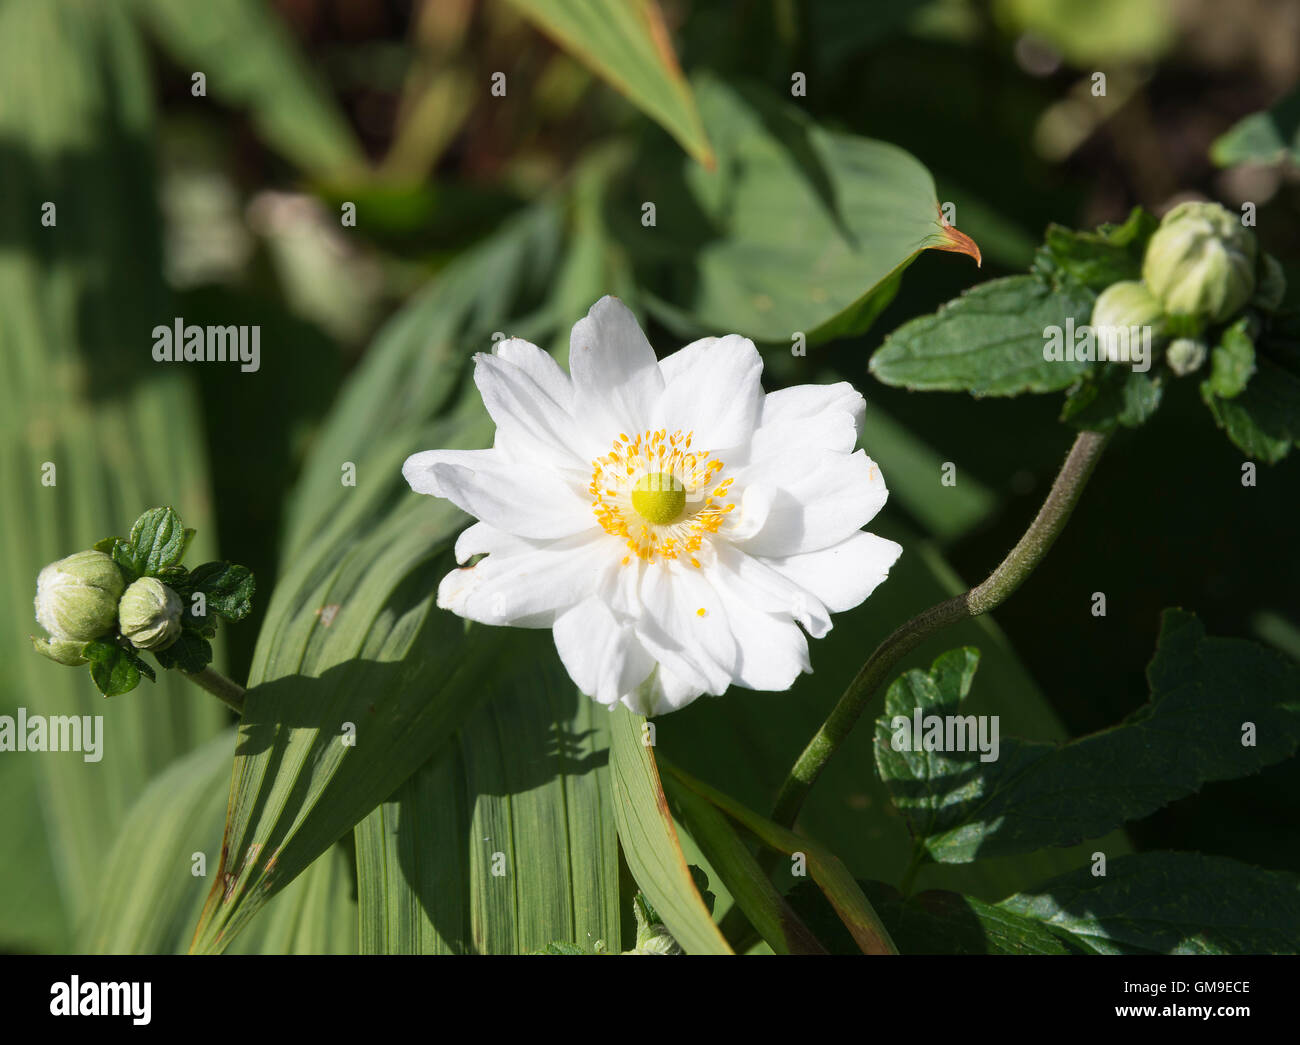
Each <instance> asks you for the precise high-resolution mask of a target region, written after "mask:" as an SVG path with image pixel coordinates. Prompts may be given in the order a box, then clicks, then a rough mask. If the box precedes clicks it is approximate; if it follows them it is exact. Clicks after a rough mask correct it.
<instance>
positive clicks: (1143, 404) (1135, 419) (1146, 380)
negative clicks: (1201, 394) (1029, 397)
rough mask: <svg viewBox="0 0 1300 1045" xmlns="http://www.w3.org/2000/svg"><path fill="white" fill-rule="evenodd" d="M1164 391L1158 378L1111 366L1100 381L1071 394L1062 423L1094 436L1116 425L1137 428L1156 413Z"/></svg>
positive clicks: (1097, 379)
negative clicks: (1094, 433) (1089, 432)
mask: <svg viewBox="0 0 1300 1045" xmlns="http://www.w3.org/2000/svg"><path fill="white" fill-rule="evenodd" d="M1163 391H1164V386H1163V381H1162V379H1161V377H1160V375H1159V374H1152V373H1150V372H1145V373H1143V372H1139V371H1137V370H1134V369H1132V368H1131V367H1128V366H1125V365H1124V364H1122V363H1112V364H1109V365H1107V366H1106V367H1105V369H1103V371H1102V373H1101V375H1100V376H1099V377H1097V378H1095V379H1093V380H1091V381H1084V382H1082V383H1080V384H1079V385H1078V387H1076V388H1073V389H1071V390H1070V394H1069V395H1068V396H1066V399H1065V406H1064V407H1062V409H1061V420H1062V421H1066V422H1068V423H1069V424H1071V425H1073V426H1074V427H1075V428H1078V429H1081V430H1082V429H1086V430H1088V431H1093V432H1107V431H1110V429H1112V428H1114V427H1115V426H1116V425H1124V426H1125V427H1127V428H1137V427H1138V426H1139V425H1142V424H1145V423H1146V422H1147V421H1148V420H1150V418H1151V415H1152V414H1154V413H1155V412H1156V409H1157V408H1158V407H1159V406H1160V398H1161V395H1162V393H1163Z"/></svg>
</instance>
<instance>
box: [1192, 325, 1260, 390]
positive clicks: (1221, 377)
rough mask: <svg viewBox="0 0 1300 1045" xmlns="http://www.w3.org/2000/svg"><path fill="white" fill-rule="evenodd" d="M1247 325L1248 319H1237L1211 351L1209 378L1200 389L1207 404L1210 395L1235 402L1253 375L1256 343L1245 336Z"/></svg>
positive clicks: (1248, 336)
mask: <svg viewBox="0 0 1300 1045" xmlns="http://www.w3.org/2000/svg"><path fill="white" fill-rule="evenodd" d="M1246 325H1247V320H1245V319H1240V320H1238V321H1237V322H1236V323H1234V324H1233V325H1232V326H1230V327H1229V328H1228V329H1227V330H1225V331H1224V332H1223V337H1222V338H1221V339H1220V341H1219V343H1218V344H1217V345H1215V346H1214V349H1213V350H1212V351H1211V352H1210V376H1209V377H1208V378H1206V379H1205V383H1204V384H1203V386H1202V388H1201V395H1202V396H1203V397H1205V399H1206V401H1207V402H1208V401H1209V399H1210V398H1211V397H1212V396H1218V397H1219V398H1220V399H1235V398H1236V397H1237V396H1239V395H1241V393H1242V392H1244V391H1245V390H1246V385H1247V383H1248V382H1249V381H1250V379H1251V376H1252V375H1253V374H1254V373H1255V344H1254V342H1252V341H1251V340H1250V335H1249V334H1247V333H1246Z"/></svg>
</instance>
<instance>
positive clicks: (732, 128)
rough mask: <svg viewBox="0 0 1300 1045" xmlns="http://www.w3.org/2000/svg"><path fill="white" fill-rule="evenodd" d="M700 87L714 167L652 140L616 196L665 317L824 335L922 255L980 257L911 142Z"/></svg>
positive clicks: (748, 330) (764, 333) (863, 323)
mask: <svg viewBox="0 0 1300 1045" xmlns="http://www.w3.org/2000/svg"><path fill="white" fill-rule="evenodd" d="M696 91H697V95H698V97H699V99H700V106H701V111H702V113H703V114H704V121H705V126H707V127H708V128H709V133H710V136H711V137H712V139H713V142H714V145H715V147H716V149H717V154H718V166H717V170H716V171H706V170H704V169H702V168H700V167H697V166H689V167H687V168H685V169H683V167H684V165H683V164H681V163H680V162H678V163H677V164H675V165H674V164H671V163H668V164H667V165H666V161H665V158H664V157H663V155H662V150H656V149H653V148H650V149H648V150H647V151H646V153H645V154H644V155H642V156H640V157H638V159H637V162H636V164H635V168H634V169H633V170H631V171H629V172H628V175H627V177H626V179H625V189H624V192H623V194H622V196H621V197H620V199H619V202H618V204H617V206H618V208H619V211H618V214H617V215H616V217H617V219H618V221H617V224H616V228H618V229H619V231H620V235H621V238H622V241H623V243H624V245H625V246H626V248H627V249H628V251H629V253H630V254H631V255H632V257H633V258H634V259H636V260H637V261H638V262H639V266H638V267H639V274H640V276H641V279H642V282H643V284H644V285H645V286H646V288H647V291H648V293H647V295H646V298H647V301H648V302H649V303H650V304H651V306H652V311H653V312H654V313H655V314H656V316H657V317H658V318H660V319H661V320H663V321H664V322H665V323H667V324H668V325H670V326H672V327H674V328H675V329H678V330H679V331H682V332H684V331H687V330H694V331H705V332H707V333H709V334H717V333H719V332H723V331H725V332H732V333H741V334H746V335H748V336H750V337H752V338H754V339H756V340H760V341H769V342H780V343H783V344H785V345H790V344H791V343H792V342H791V339H792V338H793V337H794V335H796V334H798V333H802V334H804V335H805V336H806V341H807V343H808V344H817V343H819V342H823V341H828V340H831V339H833V338H837V337H847V336H850V335H852V334H856V333H860V332H862V331H863V330H865V329H867V327H869V326H870V325H871V323H872V321H873V320H874V319H875V318H876V316H877V315H879V313H880V311H881V310H882V309H883V308H884V307H885V305H887V304H888V303H889V301H890V300H891V299H892V297H893V295H894V292H895V291H896V289H897V286H898V280H899V279H900V278H901V276H902V272H903V270H904V269H905V268H906V267H907V265H908V264H910V262H911V261H912V260H913V259H914V258H915V257H916V256H917V254H919V253H920V252H921V251H922V250H926V249H936V250H953V251H959V252H962V253H968V254H970V255H971V256H973V257H975V258H977V259H978V257H979V251H978V248H977V247H976V246H975V245H974V243H973V242H972V241H971V240H969V239H968V238H967V237H965V236H963V235H962V234H961V233H960V232H958V231H957V230H956V229H953V228H949V227H947V226H945V225H943V224H942V223H941V221H940V212H939V203H938V200H937V199H936V198H935V191H934V182H933V180H932V179H931V177H930V174H929V172H928V171H927V170H926V169H925V167H923V166H922V165H921V164H920V163H919V162H918V161H917V160H916V159H914V158H913V157H912V156H910V155H909V154H908V153H906V152H904V151H903V150H902V149H899V148H898V147H896V146H893V145H889V144H886V143H885V142H879V141H873V140H871V139H868V138H859V137H856V136H854V135H850V134H843V133H839V132H834V131H828V130H825V129H824V128H822V127H820V126H818V125H817V124H815V123H813V122H812V121H811V120H810V119H809V118H808V116H807V115H806V114H805V113H804V112H802V111H801V110H800V109H798V108H797V107H795V106H793V105H791V104H789V103H787V102H786V101H784V100H781V99H779V98H775V97H773V96H772V95H770V94H768V93H766V92H764V91H762V90H761V89H758V88H743V89H741V88H733V87H732V86H730V85H724V84H723V83H722V82H720V81H718V80H716V79H713V78H711V77H710V78H701V79H700V80H698V81H697V84H696ZM643 201H645V202H649V203H653V204H654V205H655V223H654V225H653V226H652V227H646V226H643V225H642V224H641V222H642V220H643V214H645V213H646V212H645V211H644V209H643V208H644V204H643ZM652 294H653V296H651V295H652Z"/></svg>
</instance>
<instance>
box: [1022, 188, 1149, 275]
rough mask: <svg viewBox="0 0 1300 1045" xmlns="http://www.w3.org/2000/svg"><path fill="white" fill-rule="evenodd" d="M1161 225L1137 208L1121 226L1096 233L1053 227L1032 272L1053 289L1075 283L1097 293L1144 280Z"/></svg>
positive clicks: (1035, 258)
mask: <svg viewBox="0 0 1300 1045" xmlns="http://www.w3.org/2000/svg"><path fill="white" fill-rule="evenodd" d="M1159 225H1160V223H1159V222H1158V221H1157V220H1156V219H1155V217H1153V216H1152V215H1151V214H1148V213H1147V212H1146V211H1145V210H1143V209H1142V208H1141V207H1134V208H1133V210H1132V212H1131V213H1130V214H1129V216H1128V218H1127V219H1125V221H1124V222H1122V223H1121V224H1119V225H1101V226H1100V227H1098V228H1097V230H1096V231H1095V232H1090V231H1081V230H1077V229H1070V228H1066V227H1065V226H1064V225H1049V226H1048V227H1047V232H1046V233H1045V234H1044V236H1043V245H1042V246H1041V247H1039V248H1038V252H1037V254H1036V255H1035V257H1034V263H1033V266H1032V270H1033V272H1034V274H1035V275H1037V276H1038V277H1039V278H1041V279H1043V280H1044V281H1045V282H1048V283H1051V284H1052V285H1053V286H1060V285H1062V284H1064V283H1075V284H1077V285H1079V286H1081V287H1085V288H1086V289H1088V290H1091V291H1093V292H1094V293H1101V291H1103V290H1105V289H1106V288H1107V287H1109V286H1110V285H1111V284H1112V283H1119V282H1121V281H1123V280H1134V279H1141V278H1142V258H1143V257H1144V256H1145V255H1146V248H1147V241H1148V240H1149V239H1150V238H1151V234H1152V233H1154V232H1155V230H1156V229H1157V228H1158V227H1159Z"/></svg>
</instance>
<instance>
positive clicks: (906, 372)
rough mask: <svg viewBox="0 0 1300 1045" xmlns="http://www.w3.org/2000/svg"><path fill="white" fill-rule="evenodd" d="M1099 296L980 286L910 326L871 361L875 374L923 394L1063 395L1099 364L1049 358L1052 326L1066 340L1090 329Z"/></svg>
mask: <svg viewBox="0 0 1300 1045" xmlns="http://www.w3.org/2000/svg"><path fill="white" fill-rule="evenodd" d="M1093 300H1094V295H1093V294H1092V293H1091V292H1089V291H1087V290H1085V289H1083V288H1081V287H1079V286H1076V285H1074V284H1067V285H1063V286H1061V287H1059V288H1058V289H1055V290H1054V289H1052V288H1051V287H1049V286H1047V285H1046V284H1044V283H1043V282H1042V281H1040V280H1039V279H1036V278H1035V277H1033V276H1008V277H1006V278H1004V279H994V280H990V281H989V282H987V283H980V284H979V285H978V286H975V287H972V288H971V289H970V290H968V291H966V292H965V293H964V294H962V296H961V297H959V298H956V299H955V300H953V301H950V302H948V303H947V304H946V305H943V306H942V307H941V308H940V309H939V311H938V312H936V313H934V314H933V315H929V316H919V317H918V318H916V319H913V320H909V321H908V322H906V323H904V324H903V325H902V326H901V327H899V328H898V329H897V330H895V331H894V332H893V333H892V334H890V335H889V336H888V337H887V338H885V341H884V343H883V344H882V345H881V346H880V348H879V349H877V350H876V353H875V355H873V356H872V357H871V373H872V376H874V377H875V378H877V379H878V380H880V381H883V382H884V383H885V384H887V385H896V386H902V387H904V388H911V389H914V390H920V391H945V392H970V393H971V394H972V395H976V396H983V395H995V396H1008V395H1020V394H1021V393H1022V392H1056V391H1059V390H1061V389H1063V388H1066V387H1068V386H1069V385H1070V384H1072V383H1073V382H1074V381H1075V380H1077V379H1078V378H1079V377H1080V376H1081V375H1083V374H1084V373H1086V372H1087V371H1088V369H1089V368H1090V367H1094V366H1095V365H1096V364H1094V363H1088V362H1080V361H1075V360H1069V359H1059V360H1056V359H1046V358H1044V356H1043V350H1044V345H1045V344H1046V330H1047V328H1048V327H1052V326H1055V327H1059V328H1061V330H1062V335H1061V336H1062V338H1064V328H1065V324H1066V321H1067V320H1073V321H1074V323H1075V325H1076V326H1083V325H1084V324H1086V323H1087V322H1088V320H1089V318H1090V317H1091V316H1092V304H1093Z"/></svg>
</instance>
